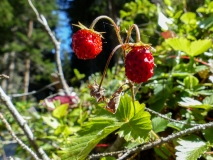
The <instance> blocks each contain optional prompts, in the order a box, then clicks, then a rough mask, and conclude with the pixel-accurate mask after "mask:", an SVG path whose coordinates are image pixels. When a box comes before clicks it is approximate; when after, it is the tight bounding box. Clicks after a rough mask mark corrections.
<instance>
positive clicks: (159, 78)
mask: <svg viewBox="0 0 213 160" xmlns="http://www.w3.org/2000/svg"><path fill="white" fill-rule="evenodd" d="M164 3H165V4H166V6H164V8H163V11H164V13H163V12H162V11H161V10H162V9H160V7H161V6H156V5H154V4H151V3H150V2H148V1H135V2H130V3H126V4H125V7H124V9H123V10H122V11H121V12H120V14H121V18H122V24H121V28H123V29H124V28H126V27H128V26H129V25H131V24H133V23H136V24H138V26H139V27H140V26H142V27H140V32H141V36H142V40H144V41H145V42H153V44H154V45H155V44H157V45H156V46H154V47H155V48H156V52H155V53H154V56H155V63H156V65H157V67H156V68H155V75H154V76H153V77H152V78H151V79H150V80H149V81H148V82H146V83H144V84H143V85H142V87H141V89H140V90H139V92H138V94H137V95H136V99H138V100H139V101H140V102H142V103H145V104H146V106H147V107H149V108H151V109H152V110H155V111H158V112H161V113H163V114H166V113H169V112H170V113H169V114H168V116H169V117H171V118H173V119H177V120H181V121H182V122H185V123H189V124H190V123H191V124H194V123H199V124H203V123H207V122H209V120H211V111H212V99H213V97H212V96H211V95H212V93H213V89H212V87H213V85H212V80H211V74H212V64H211V61H212V60H211V58H212V56H213V54H212V49H211V47H212V41H211V38H212V34H209V33H212V21H211V19H212V18H211V15H212V13H211V10H212V9H211V6H212V2H210V1H205V4H204V5H200V7H199V6H197V8H193V7H192V8H190V9H191V10H190V11H191V12H183V10H182V8H183V7H184V8H185V9H186V10H187V9H189V8H188V5H187V4H186V6H187V7H186V6H184V5H183V4H182V3H177V4H174V3H175V2H172V1H170V0H165V1H164ZM144 8H146V9H144ZM180 9H181V10H180ZM136 11H137V12H136ZM138 11H139V12H138ZM156 11H157V13H158V14H157V15H156V14H155V13H156ZM195 11H196V12H197V14H196V13H195ZM162 15H163V16H162ZM165 15H167V17H168V18H167V17H166V16H165ZM201 15H202V16H201ZM139 17H140V18H139ZM141 17H143V18H142V19H141ZM153 19H155V20H156V21H153ZM157 19H159V20H158V24H157V23H156V22H157ZM162 21H163V22H164V21H165V24H164V26H165V25H166V26H167V31H162V34H160V35H157V33H158V32H159V30H160V29H159V26H160V27H162V26H163V25H162ZM168 23H169V24H168ZM143 24H146V26H145V27H143ZM144 28H145V29H144ZM148 31H149V32H148ZM146 34H148V35H151V37H146V38H144V39H143V37H144V35H146ZM152 37H153V39H154V40H152ZM157 37H159V38H157ZM120 74H122V73H120ZM121 80H122V79H121ZM106 81H108V83H111V81H113V80H112V79H111V80H110V78H109V79H106ZM106 86H108V85H106ZM106 88H107V87H106ZM106 90H107V91H109V90H110V91H111V89H110V88H109V89H106ZM127 93H129V92H127ZM109 95H110V94H109ZM111 95H112V94H111ZM123 98H126V99H127V97H122V98H121V101H120V105H119V108H121V109H122V107H121V106H122V101H123ZM119 108H118V112H119V111H120V109H119ZM124 111H125V112H124V113H122V114H124V115H125V113H126V112H127V111H126V110H124ZM108 114H109V113H108ZM116 115H117V113H116V114H115V115H111V116H109V117H105V120H106V121H105V122H102V120H101V116H102V115H99V114H95V115H93V114H92V115H91V116H94V117H93V118H91V119H90V118H89V122H86V123H85V124H84V125H85V126H84V125H83V126H82V129H81V130H80V131H79V132H77V134H76V135H75V136H72V137H70V138H68V144H67V145H66V147H65V148H64V151H62V152H61V153H63V154H65V157H66V156H67V157H75V158H79V159H81V158H82V159H83V158H85V157H86V155H87V154H89V153H90V152H91V150H92V148H94V147H95V146H96V144H97V143H98V142H99V141H100V140H101V139H104V138H105V137H106V136H110V135H109V133H111V132H113V131H115V130H116V132H115V133H117V134H118V135H119V136H121V135H122V134H119V133H120V130H121V129H122V125H123V124H122V123H121V124H120V126H117V125H116V127H115V128H107V127H110V126H111V125H107V124H106V126H107V127H106V126H105V123H108V122H107V119H108V120H109V121H111V122H110V123H111V124H112V125H113V124H114V123H115V122H114V121H113V120H112V119H111V118H112V117H114V118H116V122H121V121H120V119H117V117H116ZM135 116H136V115H135ZM96 118H97V119H96ZM135 118H136V117H135ZM97 121H98V122H100V123H98V124H96V123H97ZM151 121H152V130H153V131H154V132H155V133H156V134H158V135H159V136H161V135H169V134H172V133H175V132H177V131H181V130H184V129H186V128H189V127H190V125H184V124H179V123H178V122H176V123H175V122H169V121H168V120H164V119H162V118H160V117H155V116H153V117H152V119H151ZM102 124H103V126H102ZM147 124H148V122H147ZM95 126H97V128H98V129H94V128H95ZM117 127H118V128H117ZM90 129H93V130H97V131H96V132H95V133H94V135H96V136H92V137H95V139H92V138H91V137H89V136H90V135H93V132H92V130H90ZM107 129H108V130H107ZM128 129H129V130H131V133H134V130H132V129H133V128H131V127H129V128H128ZM150 129H151V128H150ZM138 130H140V127H139V126H138ZM107 131H108V132H107ZM149 131H150V130H149ZM210 132H211V129H207V130H204V131H202V135H200V134H194V135H189V136H186V137H183V138H181V139H178V140H174V141H173V142H172V143H167V144H166V145H162V146H159V147H156V148H154V153H155V154H154V155H155V157H161V158H163V159H168V158H170V157H173V158H175V157H176V158H177V159H187V160H193V159H197V158H199V157H201V156H203V157H205V158H212V156H211V155H208V154H205V153H206V152H208V151H211V146H212V142H211V141H212V139H211V136H209V133H210ZM150 133H152V132H150ZM123 134H124V135H122V136H124V138H125V137H126V138H125V140H126V141H127V142H129V143H130V144H131V145H132V146H134V145H133V144H134V139H135V138H136V137H135V138H133V137H132V136H131V134H129V132H126V131H124V132H123ZM128 134H129V135H128ZM141 134H142V133H141ZM101 136H103V137H101ZM128 136H130V137H131V138H132V139H128V138H127V137H128ZM152 136H153V135H152ZM80 137H81V138H80ZM150 137H151V136H150ZM150 137H147V138H148V139H146V138H145V137H144V138H145V139H143V140H142V141H137V144H141V143H144V142H146V141H147V140H148V141H150V140H151V139H150ZM84 138H85V139H84ZM138 138H139V139H140V135H138ZM136 139H137V138H136ZM81 140H82V141H81ZM89 140H91V141H89ZM77 142H78V143H77ZM92 144H93V145H92ZM137 144H136V145H137ZM82 146H85V147H83V148H82ZM186 146H187V148H186ZM74 148H78V149H76V150H75V151H73V150H74ZM80 148H81V149H80ZM72 151H73V152H72Z"/></svg>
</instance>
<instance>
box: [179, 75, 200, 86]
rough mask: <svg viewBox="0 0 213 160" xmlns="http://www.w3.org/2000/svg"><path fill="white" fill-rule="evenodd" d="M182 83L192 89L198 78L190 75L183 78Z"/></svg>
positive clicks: (197, 82)
mask: <svg viewBox="0 0 213 160" xmlns="http://www.w3.org/2000/svg"><path fill="white" fill-rule="evenodd" d="M183 83H184V85H185V87H186V88H187V89H193V88H194V87H196V86H197V85H198V84H199V80H198V79H197V78H196V77H194V76H192V75H190V76H187V77H186V78H184V80H183Z"/></svg>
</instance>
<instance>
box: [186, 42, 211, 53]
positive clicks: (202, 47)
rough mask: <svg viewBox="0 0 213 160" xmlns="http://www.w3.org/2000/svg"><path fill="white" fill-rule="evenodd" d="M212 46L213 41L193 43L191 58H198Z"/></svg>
mask: <svg viewBox="0 0 213 160" xmlns="http://www.w3.org/2000/svg"><path fill="white" fill-rule="evenodd" d="M211 45H212V41H211V39H208V40H207V39H206V40H197V41H193V42H191V45H190V54H189V55H191V56H193V57H194V56H198V55H200V54H202V53H203V52H205V51H207V50H208V49H209V48H210V47H211Z"/></svg>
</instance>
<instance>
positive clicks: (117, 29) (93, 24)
mask: <svg viewBox="0 0 213 160" xmlns="http://www.w3.org/2000/svg"><path fill="white" fill-rule="evenodd" d="M101 19H107V20H108V21H110V22H111V23H112V25H113V26H114V28H115V32H116V35H117V37H118V41H119V43H120V44H123V42H122V39H121V36H120V29H119V27H118V26H117V25H116V24H115V22H114V20H113V19H112V18H110V17H108V16H105V15H103V16H99V17H97V18H96V19H94V20H93V22H92V24H91V25H90V27H89V28H90V29H93V28H94V27H95V25H96V23H97V22H98V21H99V20H101Z"/></svg>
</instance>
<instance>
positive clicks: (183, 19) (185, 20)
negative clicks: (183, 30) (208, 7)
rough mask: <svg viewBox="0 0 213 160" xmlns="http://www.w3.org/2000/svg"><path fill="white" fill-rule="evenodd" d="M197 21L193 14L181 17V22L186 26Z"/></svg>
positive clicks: (185, 14) (188, 13) (189, 13)
mask: <svg viewBox="0 0 213 160" xmlns="http://www.w3.org/2000/svg"><path fill="white" fill-rule="evenodd" d="M195 19H196V14H195V13H193V12H187V13H184V14H183V15H182V16H181V17H180V20H181V21H182V22H184V23H186V24H188V23H190V21H192V20H195Z"/></svg>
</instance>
